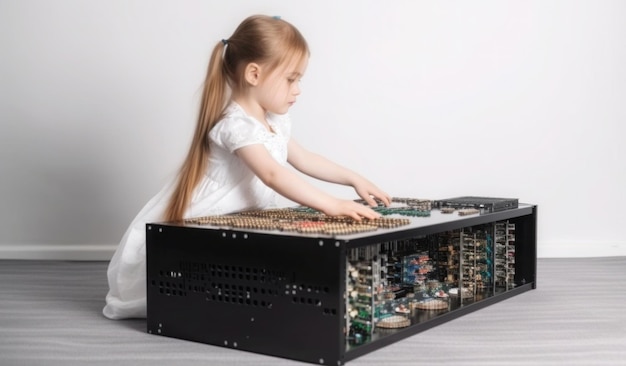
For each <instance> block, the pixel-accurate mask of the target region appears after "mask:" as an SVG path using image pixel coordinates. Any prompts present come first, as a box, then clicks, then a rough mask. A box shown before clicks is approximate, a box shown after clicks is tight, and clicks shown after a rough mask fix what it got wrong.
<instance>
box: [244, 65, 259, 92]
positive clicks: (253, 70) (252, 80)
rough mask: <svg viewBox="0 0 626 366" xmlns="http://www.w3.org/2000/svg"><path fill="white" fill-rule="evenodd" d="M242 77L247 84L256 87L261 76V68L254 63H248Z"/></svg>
mask: <svg viewBox="0 0 626 366" xmlns="http://www.w3.org/2000/svg"><path fill="white" fill-rule="evenodd" d="M244 76H245V78H246V82H248V84H250V85H252V86H257V85H258V83H259V78H260V76H261V67H260V66H259V65H258V64H256V63H254V62H251V63H249V64H248V65H246V69H245V71H244Z"/></svg>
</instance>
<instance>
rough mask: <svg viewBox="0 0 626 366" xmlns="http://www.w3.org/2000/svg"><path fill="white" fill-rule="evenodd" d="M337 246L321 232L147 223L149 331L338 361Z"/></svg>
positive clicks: (340, 307) (339, 297)
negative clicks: (292, 234) (246, 230)
mask: <svg viewBox="0 0 626 366" xmlns="http://www.w3.org/2000/svg"><path fill="white" fill-rule="evenodd" d="M341 251H342V249H341V248H340V246H339V245H338V244H337V242H335V241H334V240H328V239H326V240H321V239H316V238H297V239H295V240H294V238H292V237H285V236H274V235H266V234H259V233H243V232H239V231H232V230H205V229H200V228H189V227H183V226H169V225H155V224H149V225H148V226H147V263H148V268H147V271H148V281H147V294H148V332H150V333H152V334H160V335H165V336H171V337H175V338H181V339H187V340H193V341H198V342H203V343H209V344H214V345H219V346H225V347H232V348H237V349H241V350H247V351H253V352H258V353H264V354H269V355H276V356H281V357H285V358H292V359H297V360H302V361H307V362H313V363H318V364H319V363H321V362H323V363H326V364H327V363H329V362H331V363H332V364H335V365H336V364H337V363H338V362H339V361H340V358H341V355H342V354H343V353H344V349H343V345H344V341H343V334H342V324H343V323H342V322H343V314H342V313H341V312H342V311H343V292H344V289H343V286H342V285H340V284H341V283H342V281H340V277H341V276H340V275H339V273H341V272H340V271H342V268H345V260H344V259H342V256H341ZM343 272H345V269H344V270H343Z"/></svg>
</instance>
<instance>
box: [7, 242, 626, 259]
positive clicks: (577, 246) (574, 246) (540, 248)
mask: <svg viewBox="0 0 626 366" xmlns="http://www.w3.org/2000/svg"><path fill="white" fill-rule="evenodd" d="M116 248H117V244H103V245H94V244H83V245H77V244H72V245H69V244H68V245H44V244H15V245H7V244H0V259H24V260H70V261H108V260H110V259H111V257H112V256H113V253H114V252H115V249H116ZM621 256H626V242H622V243H620V242H596V243H589V242H580V243H572V242H539V243H537V257H539V258H580V257H621Z"/></svg>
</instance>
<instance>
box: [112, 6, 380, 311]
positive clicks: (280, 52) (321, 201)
mask: <svg viewBox="0 0 626 366" xmlns="http://www.w3.org/2000/svg"><path fill="white" fill-rule="evenodd" d="M308 58H309V50H308V46H307V44H306V41H305V40H304V38H303V37H302V35H301V34H300V32H299V31H298V30H297V29H296V28H295V27H293V26H292V25H291V24H289V23H288V22H286V21H284V20H281V19H279V18H275V17H268V16H252V17H249V18H247V19H245V20H244V21H243V22H242V23H241V24H240V25H239V27H238V28H237V29H236V30H235V32H234V33H233V35H232V36H231V37H230V38H229V39H227V40H222V41H221V42H219V43H218V44H217V45H216V46H215V48H214V49H213V53H212V55H211V60H210V63H209V69H208V72H207V77H206V80H205V85H204V92H203V95H202V102H201V107H200V114H199V116H198V123H197V126H196V130H195V134H194V136H193V141H192V143H191V147H190V149H189V152H188V155H187V158H186V159H185V161H184V163H183V166H182V168H181V170H180V173H179V175H178V178H177V180H176V181H175V182H173V183H172V184H171V185H169V186H167V187H165V188H164V189H163V190H162V191H161V192H159V193H158V194H157V195H156V196H155V197H153V198H152V199H151V200H150V201H149V202H148V204H147V205H146V206H145V207H144V208H143V209H142V210H141V212H139V214H138V215H137V217H136V218H135V219H134V221H133V222H132V223H131V225H130V227H129V228H128V230H127V231H126V233H125V234H124V237H123V238H122V241H121V242H120V245H119V247H118V248H117V250H116V252H115V254H114V255H113V258H112V259H111V263H110V264H109V269H108V273H107V274H108V280H109V293H108V295H107V297H106V306H105V307H104V309H103V313H104V315H105V316H106V317H108V318H111V319H123V318H137V317H145V316H146V263H145V261H146V254H145V242H146V235H145V230H146V229H145V226H146V223H149V222H159V221H181V220H182V219H184V218H189V217H198V216H206V215H217V214H226V213H232V212H236V211H242V210H249V209H259V208H266V207H270V206H272V205H274V203H275V198H276V192H278V193H279V194H281V195H283V196H284V197H287V198H288V199H291V200H292V201H294V202H298V203H299V204H302V205H305V206H308V207H311V208H314V209H317V210H319V211H321V212H324V213H325V214H327V215H345V216H350V217H353V218H354V219H356V220H360V219H361V218H362V217H365V218H376V217H378V214H377V213H376V212H374V211H373V210H372V209H371V208H369V207H367V206H365V205H362V204H359V203H356V202H354V201H352V200H343V199H338V198H335V197H333V196H330V195H328V194H326V193H324V192H323V191H321V190H319V189H317V188H315V187H314V186H312V185H311V184H308V183H307V182H306V181H305V180H303V179H302V178H301V177H300V176H299V175H298V174H297V173H295V172H294V171H293V170H291V169H288V168H287V167H286V163H289V164H290V165H291V166H293V167H294V168H295V169H297V170H298V171H300V172H302V173H304V174H306V175H309V176H311V177H314V178H317V179H321V180H324V181H327V182H332V183H338V184H343V185H349V186H352V187H354V189H355V190H356V193H357V194H358V195H359V196H360V197H361V198H363V199H364V200H365V201H366V202H368V203H369V204H370V205H376V202H375V200H374V199H373V198H378V199H379V200H381V201H382V202H383V203H384V204H386V205H387V204H389V201H390V198H389V196H388V195H387V194H386V193H384V192H383V191H381V190H380V189H378V188H377V187H376V186H375V185H374V184H372V183H370V182H369V181H367V180H366V179H364V178H363V177H361V176H360V175H358V174H356V173H354V172H352V171H350V170H348V169H346V168H343V167H341V166H339V165H337V164H335V163H333V162H331V161H329V160H327V159H325V158H323V157H322V156H320V155H317V154H314V153H312V152H309V151H308V150H306V149H304V148H303V147H302V146H300V145H299V144H298V143H297V142H296V141H294V139H292V138H291V137H290V132H291V122H290V120H289V117H288V115H287V114H286V113H287V111H288V110H289V107H291V106H292V105H293V104H294V103H295V102H296V98H297V96H298V95H299V94H300V87H299V85H298V83H299V80H300V78H301V77H302V75H303V74H304V71H305V69H306V66H307V62H308Z"/></svg>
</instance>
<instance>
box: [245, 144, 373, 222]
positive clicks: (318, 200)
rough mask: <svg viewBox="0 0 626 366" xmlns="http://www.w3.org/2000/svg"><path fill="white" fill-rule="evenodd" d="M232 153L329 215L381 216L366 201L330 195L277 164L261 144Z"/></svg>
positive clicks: (282, 189)
mask: <svg viewBox="0 0 626 366" xmlns="http://www.w3.org/2000/svg"><path fill="white" fill-rule="evenodd" d="M235 153H236V154H237V156H239V158H241V159H242V160H243V161H244V163H245V164H246V165H247V166H248V167H249V168H250V169H251V170H252V171H253V172H254V174H256V176H257V177H259V179H261V181H262V182H263V183H265V185H267V186H268V187H270V188H272V189H273V190H275V191H276V192H278V193H280V194H281V195H283V196H284V197H286V198H288V199H290V200H292V201H295V202H298V203H299V204H301V205H304V206H308V207H311V208H313V209H316V210H318V211H321V212H323V213H325V214H327V215H329V216H350V217H352V218H354V219H356V220H360V219H361V218H362V217H365V218H368V219H374V218H378V217H380V215H379V214H378V213H376V212H374V211H373V210H372V209H371V208H369V207H367V206H365V205H362V204H360V203H357V202H354V201H351V200H342V199H339V198H336V197H333V196H331V195H329V194H327V193H325V192H323V191H322V190H320V189H318V188H316V187H314V186H313V185H311V184H309V183H308V182H306V181H305V180H304V179H302V178H301V177H299V176H298V175H297V174H296V173H295V172H293V171H292V170H290V169H288V168H286V167H284V166H282V165H280V164H278V162H276V160H274V158H273V157H272V156H271V155H270V153H269V152H268V151H267V149H266V148H265V146H263V145H248V146H245V147H242V148H240V149H237V150H236V151H235Z"/></svg>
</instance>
